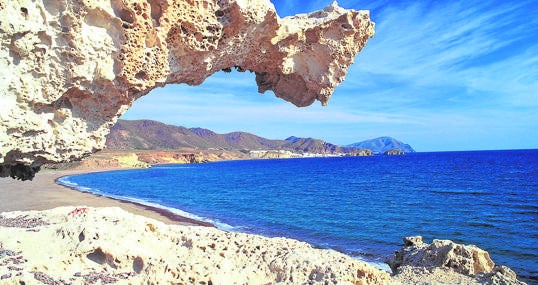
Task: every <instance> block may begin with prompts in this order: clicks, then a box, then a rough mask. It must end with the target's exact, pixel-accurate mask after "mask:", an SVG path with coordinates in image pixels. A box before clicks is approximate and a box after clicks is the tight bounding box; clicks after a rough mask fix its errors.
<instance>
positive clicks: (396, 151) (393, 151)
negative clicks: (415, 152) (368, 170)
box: [383, 149, 405, 155]
mask: <svg viewBox="0 0 538 285" xmlns="http://www.w3.org/2000/svg"><path fill="white" fill-rule="evenodd" d="M404 154H405V152H404V151H403V150H400V149H391V150H387V151H385V152H384V153H383V155H404Z"/></svg>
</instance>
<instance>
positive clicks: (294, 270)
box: [0, 207, 390, 285]
mask: <svg viewBox="0 0 538 285" xmlns="http://www.w3.org/2000/svg"><path fill="white" fill-rule="evenodd" d="M21 219H24V221H22V223H21V222H20V221H21ZM30 219H31V220H32V221H35V222H34V223H32V224H31V226H32V228H31V230H29V229H28V228H27V225H28V224H29V223H28V222H25V221H27V220H30ZM3 221H5V222H3ZM21 225H22V226H21ZM2 250H4V251H9V252H12V253H14V254H16V256H14V258H11V257H9V258H8V257H6V258H3V256H2V255H0V276H4V275H6V276H8V274H10V273H11V272H12V271H10V268H12V266H14V264H12V263H11V260H16V261H17V260H20V261H21V262H19V263H18V264H16V267H17V268H18V271H17V272H16V273H17V275H15V274H11V275H9V277H7V279H6V280H3V281H2V282H7V284H36V283H37V282H36V281H35V279H38V278H41V277H43V276H47V277H48V278H50V279H49V280H56V281H57V283H53V282H50V283H46V284H63V283H62V282H60V280H69V281H70V282H69V284H93V283H90V282H88V279H87V278H88V277H90V276H91V277H93V278H95V279H101V283H102V284H108V283H106V282H105V280H115V282H113V283H114V284H350V285H351V284H390V283H389V282H390V275H389V274H388V273H387V272H384V271H382V270H379V269H377V268H375V267H373V266H371V265H368V264H366V263H364V262H361V261H359V260H356V259H353V258H351V257H349V256H346V255H344V254H341V253H338V252H336V251H332V250H323V249H315V248H312V247H311V246H310V245H308V244H306V243H304V242H299V241H296V240H292V239H287V238H265V237H261V236H257V235H251V234H244V233H233V232H224V231H221V230H218V229H216V228H211V227H201V226H177V225H166V224H163V223H161V222H159V221H156V220H152V219H149V218H145V217H141V216H136V215H133V214H130V213H127V212H125V211H124V210H121V209H119V208H86V207H78V208H75V207H61V208H56V209H52V210H47V211H41V212H36V211H28V212H9V213H2V214H1V215H0V253H1V251H2ZM51 265H54V266H51ZM36 272H39V276H38V277H36V275H35V274H36ZM97 281H98V280H97ZM116 282H117V283H116ZM101 283H99V282H96V284H101ZM110 283H112V282H110ZM2 284H4V283H2Z"/></svg>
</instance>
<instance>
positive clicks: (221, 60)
mask: <svg viewBox="0 0 538 285" xmlns="http://www.w3.org/2000/svg"><path fill="white" fill-rule="evenodd" d="M0 4H1V5H0V19H1V20H0V30H1V31H2V32H1V33H0V41H1V44H0V80H1V81H2V82H3V84H2V85H1V86H0V165H1V168H0V169H1V171H0V176H3V177H5V176H10V175H11V173H12V172H13V171H12V170H11V168H12V167H14V166H15V165H20V166H22V167H34V168H35V167H38V166H39V165H41V164H42V163H45V162H65V161H69V160H73V159H78V158H81V157H84V156H86V155H88V154H90V153H92V152H94V151H96V150H98V149H102V148H103V147H104V142H105V139H104V137H105V135H106V134H107V133H108V130H109V128H110V127H111V126H112V125H113V124H114V123H115V122H116V120H117V118H118V117H119V116H120V115H121V114H123V113H124V112H125V111H126V110H127V109H128V108H129V106H130V105H131V104H132V103H133V101H134V100H136V99H137V98H139V97H141V96H143V95H145V94H147V93H148V92H150V91H151V90H152V89H154V88H156V87H161V86H164V85H166V84H178V83H186V84H189V85H198V84H201V83H202V82H203V81H204V80H205V78H207V77H208V76H210V75H211V74H213V73H215V72H217V71H220V70H225V71H229V70H231V68H236V69H237V70H238V71H246V70H249V71H252V72H255V73H256V82H257V84H258V86H259V91H260V92H262V93H263V92H265V91H268V90H272V91H273V92H274V93H275V95H276V96H277V97H280V98H282V99H284V100H286V101H289V102H291V103H293V104H295V105H297V106H308V105H310V104H312V103H313V102H314V101H315V100H318V101H320V102H321V103H322V104H324V105H325V104H327V102H328V100H329V98H330V96H331V94H332V92H333V90H334V88H335V87H336V86H337V85H338V84H340V83H341V82H342V81H343V80H344V78H345V75H346V72H347V68H348V67H349V65H351V64H352V63H353V60H354V57H355V56H356V55H357V53H358V52H359V51H360V50H361V49H362V48H363V47H364V45H365V44H366V42H367V40H368V39H369V38H370V37H372V36H373V34H374V23H372V22H371V21H370V19H369V14H368V11H354V10H345V9H343V8H340V7H339V6H338V5H337V4H336V2H335V3H333V4H332V5H330V6H328V7H326V8H325V9H323V10H321V11H318V12H314V13H310V14H301V15H296V16H293V17H286V18H280V17H278V15H277V13H276V11H275V9H274V7H273V5H272V4H271V3H270V2H269V1H268V0H257V1H233V0H220V1H202V0H194V1H176V0H146V1H134V0H112V1H83V0H68V1H60V0H48V1H44V0H38V1H32V0H21V1H6V2H3V1H2V2H0ZM9 153H20V154H21V155H19V156H14V155H8V154H9ZM14 176H15V177H18V178H21V179H28V178H31V177H32V175H18V174H17V175H14Z"/></svg>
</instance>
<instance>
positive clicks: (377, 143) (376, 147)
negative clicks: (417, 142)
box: [348, 137, 415, 153]
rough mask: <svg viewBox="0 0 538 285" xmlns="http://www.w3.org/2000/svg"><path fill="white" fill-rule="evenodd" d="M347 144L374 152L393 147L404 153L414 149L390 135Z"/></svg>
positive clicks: (384, 150) (382, 151)
mask: <svg viewBox="0 0 538 285" xmlns="http://www.w3.org/2000/svg"><path fill="white" fill-rule="evenodd" d="M348 146H354V147H357V148H360V149H370V150H371V151H373V152H374V153H384V152H386V151H389V150H393V149H399V150H402V151H404V152H406V153H409V152H415V150H414V149H413V148H412V147H411V146H410V145H408V144H406V143H403V142H401V141H399V140H397V139H395V138H392V137H379V138H375V139H371V140H365V141H362V142H358V143H353V144H350V145H348Z"/></svg>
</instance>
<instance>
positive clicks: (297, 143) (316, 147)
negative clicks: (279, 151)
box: [283, 136, 358, 153]
mask: <svg viewBox="0 0 538 285" xmlns="http://www.w3.org/2000/svg"><path fill="white" fill-rule="evenodd" d="M285 141H286V143H285V144H284V145H283V147H284V148H287V149H293V150H295V151H297V152H311V153H349V152H355V151H358V148H357V147H342V146H338V145H335V144H332V143H328V142H325V141H322V140H318V139H313V138H298V137H295V136H291V137H289V138H287V139H285Z"/></svg>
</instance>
